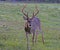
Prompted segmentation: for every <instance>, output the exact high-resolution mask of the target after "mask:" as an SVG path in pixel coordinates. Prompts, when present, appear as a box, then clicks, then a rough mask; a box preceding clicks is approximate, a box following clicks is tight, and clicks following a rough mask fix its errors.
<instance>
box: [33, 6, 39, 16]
mask: <svg viewBox="0 0 60 50" xmlns="http://www.w3.org/2000/svg"><path fill="white" fill-rule="evenodd" d="M35 8H36V11H37V12H36V13H35V14H34V12H33V16H36V15H37V14H38V13H39V10H38V8H37V5H35Z"/></svg>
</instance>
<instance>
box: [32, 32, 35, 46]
mask: <svg viewBox="0 0 60 50" xmlns="http://www.w3.org/2000/svg"><path fill="white" fill-rule="evenodd" d="M34 38H35V32H33V36H32V43H33V45H34Z"/></svg>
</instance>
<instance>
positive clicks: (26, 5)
mask: <svg viewBox="0 0 60 50" xmlns="http://www.w3.org/2000/svg"><path fill="white" fill-rule="evenodd" d="M26 6H27V5H26V4H25V5H24V7H23V8H22V13H23V14H24V15H25V16H26V17H27V16H28V13H27V14H26V13H25V12H24V9H25V8H26Z"/></svg>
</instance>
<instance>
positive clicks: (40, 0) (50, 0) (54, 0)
mask: <svg viewBox="0 0 60 50" xmlns="http://www.w3.org/2000/svg"><path fill="white" fill-rule="evenodd" d="M0 1H9V2H21V1H22V2H38V3H60V0H0Z"/></svg>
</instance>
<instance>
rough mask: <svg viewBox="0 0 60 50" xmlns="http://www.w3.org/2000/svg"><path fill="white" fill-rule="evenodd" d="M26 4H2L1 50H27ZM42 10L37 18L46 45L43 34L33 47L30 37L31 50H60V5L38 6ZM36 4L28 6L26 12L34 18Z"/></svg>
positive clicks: (0, 19) (0, 8)
mask: <svg viewBox="0 0 60 50" xmlns="http://www.w3.org/2000/svg"><path fill="white" fill-rule="evenodd" d="M23 4H24V3H0V50H27V45H26V36H25V31H24V22H25V20H24V19H23V14H22V12H21V9H22V7H23ZM37 5H38V8H39V10H40V12H39V14H38V15H37V17H38V18H39V19H40V21H41V27H42V30H43V32H44V39H45V44H43V43H42V36H41V33H39V35H38V41H37V43H36V44H35V45H34V46H33V45H32V41H31V35H29V37H30V46H31V50H60V4H44V3H43V4H42V3H41V4H37ZM34 6H35V4H28V5H27V8H26V9H25V10H26V11H28V12H29V17H31V16H32V13H33V11H34V10H35V8H34Z"/></svg>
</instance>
